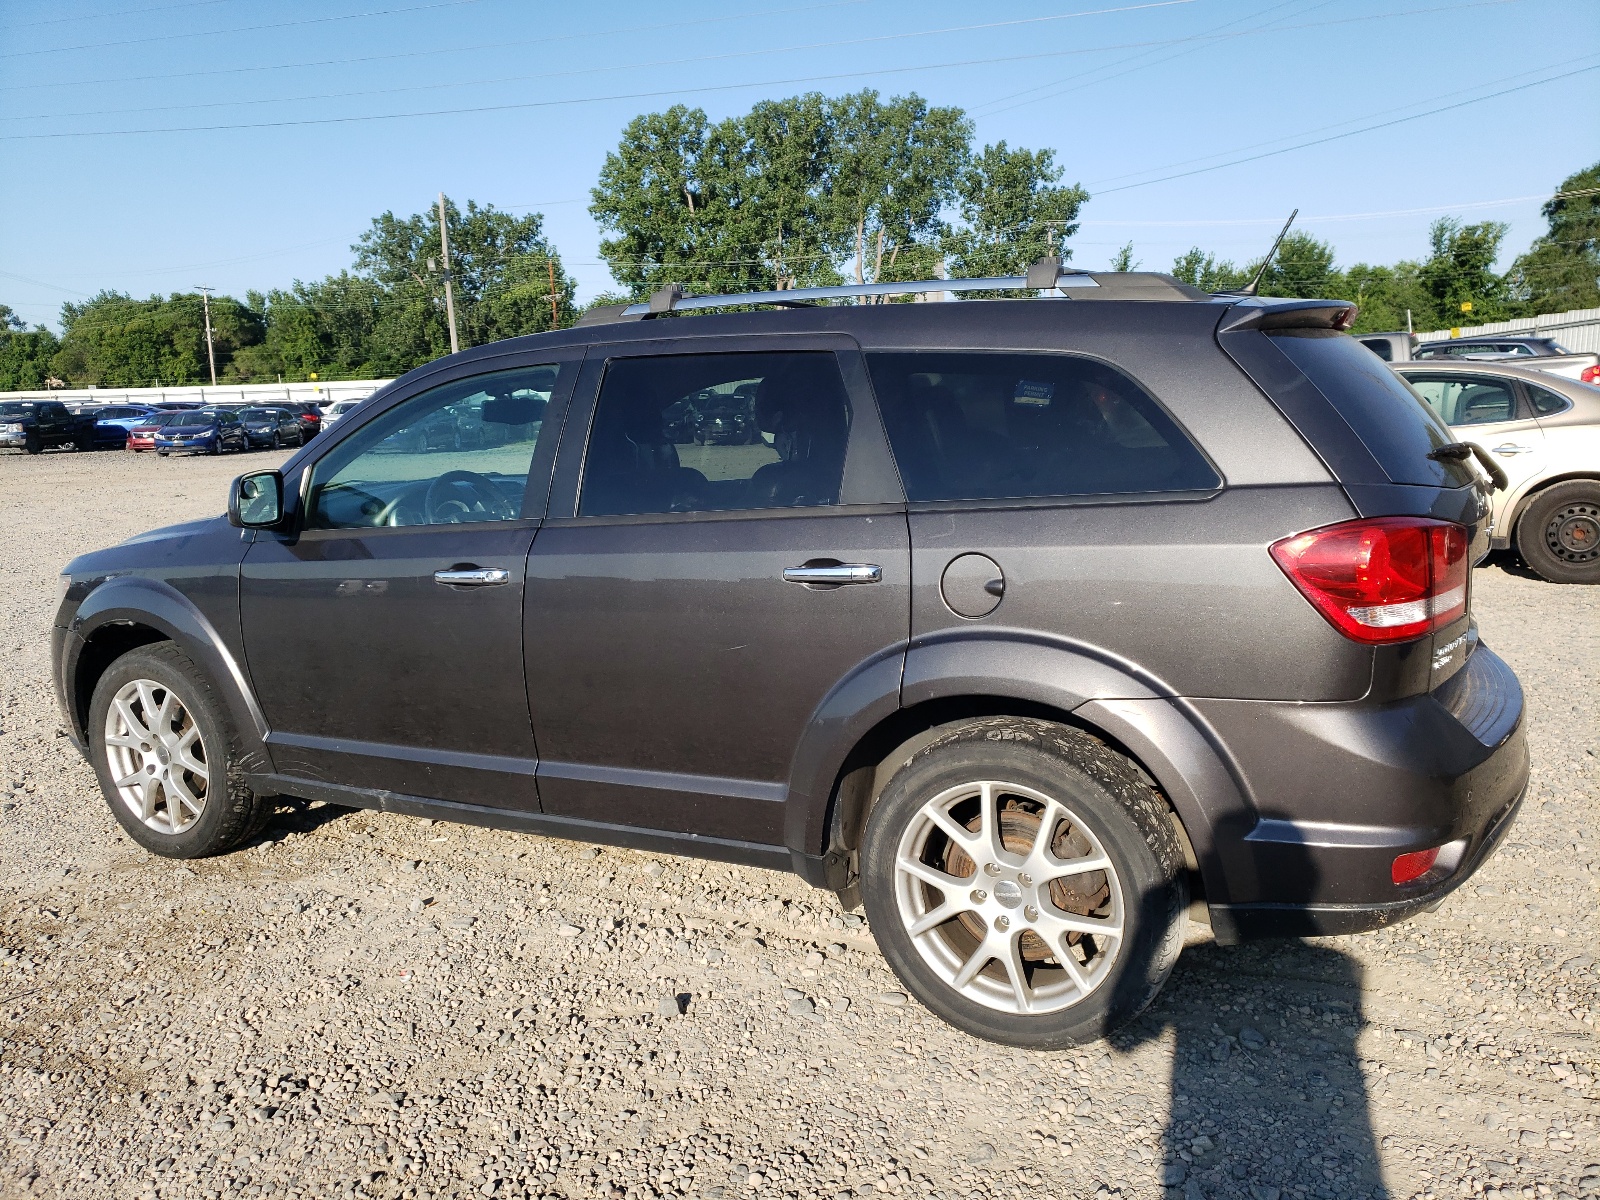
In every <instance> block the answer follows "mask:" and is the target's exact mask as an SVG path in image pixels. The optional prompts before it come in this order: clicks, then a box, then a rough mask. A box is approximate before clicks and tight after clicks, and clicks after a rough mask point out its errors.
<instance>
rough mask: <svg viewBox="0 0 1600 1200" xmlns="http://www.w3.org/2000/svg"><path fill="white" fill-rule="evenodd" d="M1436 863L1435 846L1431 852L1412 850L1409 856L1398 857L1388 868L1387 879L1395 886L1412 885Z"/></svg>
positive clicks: (1437, 856)
mask: <svg viewBox="0 0 1600 1200" xmlns="http://www.w3.org/2000/svg"><path fill="white" fill-rule="evenodd" d="M1438 861H1439V847H1437V846H1435V847H1434V848H1433V849H1432V850H1413V851H1412V852H1411V853H1410V854H1401V855H1398V856H1397V857H1396V858H1395V860H1394V865H1393V866H1392V867H1390V868H1389V878H1390V879H1392V880H1394V881H1395V883H1396V884H1402V883H1414V882H1416V881H1417V880H1418V879H1421V878H1422V877H1423V876H1424V875H1426V874H1427V873H1428V872H1429V871H1431V870H1433V864H1434V863H1436V862H1438Z"/></svg>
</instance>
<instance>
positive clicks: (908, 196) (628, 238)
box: [589, 89, 1088, 298]
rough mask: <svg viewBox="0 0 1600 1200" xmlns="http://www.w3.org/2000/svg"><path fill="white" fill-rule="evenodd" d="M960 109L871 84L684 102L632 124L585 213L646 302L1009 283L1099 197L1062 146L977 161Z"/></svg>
mask: <svg viewBox="0 0 1600 1200" xmlns="http://www.w3.org/2000/svg"><path fill="white" fill-rule="evenodd" d="M971 143H972V124H971V122H970V121H969V120H968V119H967V117H966V115H965V114H964V113H963V112H962V111H961V110H960V109H957V108H940V107H935V106H931V105H929V104H928V103H927V102H926V101H925V100H923V99H922V98H921V97H920V96H916V95H910V96H897V97H894V98H892V99H889V100H885V99H883V98H882V97H881V96H880V95H879V94H878V93H877V92H875V91H872V90H870V89H868V90H866V91H862V92H857V93H855V94H853V95H848V96H841V97H837V98H828V97H825V96H822V95H820V94H817V93H810V94H807V95H803V96H794V97H791V98H789V99H785V100H771V101H763V102H762V103H760V104H757V105H756V106H755V107H754V108H752V109H751V110H750V111H749V112H748V113H746V114H744V115H743V116H739V117H730V118H728V119H726V120H724V121H721V122H719V123H716V124H712V123H711V122H710V121H709V120H708V118H707V117H706V115H705V113H704V112H703V111H702V110H700V109H689V108H686V107H684V106H682V105H679V106H676V107H673V108H670V109H668V110H667V111H666V112H661V113H649V114H646V115H644V116H640V117H637V118H635V119H634V120H633V121H631V122H630V123H629V124H628V126H627V127H626V128H625V129H624V130H623V133H622V139H621V141H620V143H619V144H618V146H617V149H616V150H615V151H613V152H612V153H611V154H609V155H608V156H607V157H606V161H605V164H604V166H603V167H602V168H601V171H600V178H599V181H598V183H597V184H596V186H595V188H594V190H593V192H592V193H591V197H592V200H593V203H592V204H591V206H590V210H589V211H590V212H591V214H592V215H593V216H594V218H595V220H596V221H598V222H599V223H600V225H601V227H602V228H603V229H605V230H606V231H608V233H609V234H610V235H611V236H608V237H607V238H605V240H603V241H602V242H601V244H600V253H601V256H602V257H603V258H605V260H606V262H607V264H608V265H609V266H610V268H611V273H612V275H613V276H614V277H615V278H616V280H617V281H618V283H620V284H622V285H623V286H624V287H625V288H627V289H628V291H629V293H630V294H631V295H632V296H634V297H636V298H638V297H642V296H644V295H647V294H648V293H650V292H652V291H654V290H656V289H657V288H660V287H662V286H664V285H666V284H668V283H681V284H684V285H685V286H687V287H689V288H690V289H691V290H693V291H699V292H737V291H751V290H763V289H768V288H777V289H786V288H793V287H805V286H816V285H824V284H829V283H837V282H840V281H842V280H843V279H846V278H853V279H855V280H856V281H857V282H882V281H890V280H896V279H911V278H926V277H928V276H930V275H936V274H938V273H939V272H940V270H941V269H946V270H950V271H953V272H954V273H957V274H961V275H991V274H1009V273H1014V272H1016V271H1019V270H1021V269H1022V268H1023V267H1025V266H1026V264H1027V263H1028V262H1029V261H1031V260H1032V259H1034V258H1037V257H1039V256H1040V255H1041V254H1043V253H1045V251H1046V248H1047V247H1048V246H1049V245H1050V244H1051V242H1050V231H1051V230H1053V231H1054V234H1055V237H1056V239H1057V241H1056V242H1055V243H1054V244H1055V245H1057V246H1058V247H1059V246H1061V245H1063V244H1064V243H1065V240H1066V238H1067V237H1068V236H1070V234H1071V233H1072V232H1073V230H1074V229H1075V228H1076V224H1075V222H1076V218H1077V214H1078V209H1079V208H1080V207H1081V206H1082V204H1083V202H1084V201H1085V200H1086V199H1087V198H1088V197H1087V194H1086V193H1085V192H1084V191H1083V190H1082V189H1081V188H1078V187H1075V186H1067V187H1063V186H1060V184H1059V181H1060V178H1061V176H1062V174H1063V172H1062V170H1061V169H1060V168H1058V167H1057V166H1056V165H1055V159H1054V152H1053V151H1050V150H1040V151H1029V150H1024V149H1015V150H1013V149H1011V148H1010V147H1008V146H1007V145H1006V144H1005V143H1004V142H1002V143H1000V144H999V145H997V146H986V147H984V148H983V150H982V151H980V152H977V153H974V151H973V149H972V144H971Z"/></svg>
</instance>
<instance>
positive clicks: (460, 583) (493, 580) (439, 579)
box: [433, 567, 511, 587]
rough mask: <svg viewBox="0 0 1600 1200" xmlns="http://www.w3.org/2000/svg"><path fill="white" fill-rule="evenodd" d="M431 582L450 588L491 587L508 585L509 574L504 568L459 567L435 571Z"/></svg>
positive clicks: (509, 580)
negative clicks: (444, 584) (502, 584)
mask: <svg viewBox="0 0 1600 1200" xmlns="http://www.w3.org/2000/svg"><path fill="white" fill-rule="evenodd" d="M433 581H434V582H435V583H447V584H449V585H450V586H451V587H493V586H494V585H495V584H497V583H510V582H511V572H510V571H508V570H506V569H505V568H504V567H461V568H456V569H452V570H449V571H435V572H434V573H433Z"/></svg>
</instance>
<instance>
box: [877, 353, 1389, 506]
mask: <svg viewBox="0 0 1600 1200" xmlns="http://www.w3.org/2000/svg"><path fill="white" fill-rule="evenodd" d="M1352 346H1353V347H1354V348H1355V349H1356V350H1357V351H1358V352H1359V353H1361V354H1367V351H1366V350H1364V349H1362V348H1361V347H1359V346H1355V344H1354V343H1352ZM1367 356H1368V357H1369V358H1371V355H1367ZM1377 361H1378V360H1377V359H1373V362H1377ZM867 364H868V367H869V369H870V370H871V373H872V385H873V388H874V389H875V390H876V391H877V394H878V403H879V406H880V408H881V409H882V411H883V419H884V425H885V426H886V427H887V429H888V432H889V441H890V443H891V445H892V446H893V448H894V456H895V462H896V463H897V464H898V465H899V468H900V478H901V480H902V482H903V483H904V484H905V489H906V498H907V499H909V500H913V501H928V500H998V499H1012V498H1019V499H1020V498H1029V497H1049V496H1093V495H1102V494H1118V493H1130V492H1172V491H1185V492H1187V491H1210V490H1213V489H1215V488H1217V487H1220V486H1221V484H1222V480H1221V479H1220V478H1219V477H1218V475H1217V473H1216V471H1215V470H1214V469H1213V468H1212V466H1211V464H1210V463H1208V462H1207V461H1206V459H1205V457H1204V456H1203V455H1202V454H1201V453H1200V452H1199V450H1197V449H1196V448H1195V446H1194V444H1193V443H1192V442H1191V441H1190V440H1189V439H1188V437H1186V436H1185V435H1184V433H1183V431H1182V430H1180V429H1179V428H1178V426H1177V424H1176V423H1175V422H1174V421H1173V420H1172V418H1171V417H1169V416H1168V415H1167V414H1166V412H1165V411H1164V410H1163V409H1162V408H1161V406H1160V405H1159V404H1157V403H1156V402H1155V400H1154V399H1152V398H1151V397H1150V395H1149V394H1148V393H1147V392H1145V391H1144V389H1142V388H1141V387H1140V386H1139V385H1138V384H1136V383H1134V382H1133V381H1132V380H1131V379H1129V378H1128V377H1127V376H1126V375H1123V374H1121V373H1120V372H1118V371H1116V370H1113V369H1112V368H1110V367H1108V366H1106V365H1104V364H1103V363H1098V362H1094V361H1091V360H1089V359H1084V358H1077V357H1074V356H1071V355H1065V354H985V353H968V354H949V353H921V352H918V353H881V354H869V355H868V356H867Z"/></svg>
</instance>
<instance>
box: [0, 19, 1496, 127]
mask: <svg viewBox="0 0 1600 1200" xmlns="http://www.w3.org/2000/svg"><path fill="white" fill-rule="evenodd" d="M1516 2H1518V0H1479V3H1478V4H1474V5H1467V6H1463V5H1447V6H1444V7H1442V8H1441V7H1432V8H1420V9H1410V10H1406V11H1403V12H1392V13H1377V14H1372V15H1369V16H1365V17H1350V18H1343V19H1340V20H1336V21H1323V22H1316V23H1314V24H1311V25H1304V26H1298V27H1285V28H1283V29H1278V30H1272V31H1271V32H1288V31H1290V29H1291V28H1299V29H1312V28H1322V27H1325V26H1328V25H1344V24H1350V23H1352V22H1365V21H1375V20H1387V19H1390V18H1393V17H1406V16H1417V15H1421V14H1427V13H1434V12H1444V11H1457V10H1459V9H1460V8H1462V7H1482V6H1485V5H1491V4H1492V5H1498V4H1508V3H1516ZM1255 32H1262V31H1253V30H1246V31H1242V32H1240V33H1237V34H1225V35H1210V36H1214V37H1216V38H1217V39H1219V40H1220V39H1231V38H1235V37H1245V36H1249V35H1250V34H1251V33H1255ZM1206 36H1208V35H1200V36H1198V37H1196V38H1168V39H1160V40H1156V41H1150V42H1143V43H1139V42H1133V43H1127V44H1125V45H1121V46H1101V47H1094V48H1092V49H1087V50H1085V49H1072V50H1053V51H1042V52H1037V53H1033V54H1014V55H999V56H994V57H988V58H973V59H958V60H955V61H952V62H943V63H925V64H920V65H916V66H909V67H878V68H873V69H869V70H858V71H841V72H836V73H832V74H827V75H801V76H792V77H789V78H785V79H767V80H754V81H749V82H744V83H729V84H708V85H705V86H702V87H692V88H660V89H653V90H650V91H642V92H619V93H614V94H611V95H606V96H584V97H575V98H570V99H565V100H525V101H518V102H514V103H508V104H488V105H475V106H470V107H464V108H447V109H430V110H424V111H420V112H401V113H369V114H365V115H358V116H345V117H303V118H298V119H293V120H281V121H256V122H241V123H229V124H217V125H180V126H168V127H163V128H150V129H99V130H74V131H61V132H54V133H12V134H0V141H34V140H40V139H54V138H83V137H130V136H134V135H140V134H162V133H212V132H222V131H230V130H240V129H285V128H296V127H304V126H309V125H349V124H359V123H364V122H368V121H398V120H412V119H416V118H419V117H445V116H468V115H477V114H482V113H493V112H515V111H526V110H530V109H539V108H559V107H566V106H569V105H577V104H599V103H606V102H610V101H615V100H648V99H657V98H661V97H667V96H687V95H697V94H704V93H721V92H729V91H741V90H745V89H749V88H755V87H786V86H790V85H794V84H801V83H826V82H834V81H838V80H843V79H859V78H863V77H881V76H885V75H904V74H911V73H915V72H918V71H935V70H950V69H955V68H961V67H971V66H987V65H991V64H995V63H1013V62H1032V61H1039V60H1042V59H1050V58H1065V57H1069V56H1074V55H1079V54H1092V53H1103V52H1104V51H1106V50H1116V49H1132V48H1135V47H1137V46H1140V45H1145V46H1161V45H1176V44H1179V43H1182V42H1186V41H1193V40H1205V37H1206Z"/></svg>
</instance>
